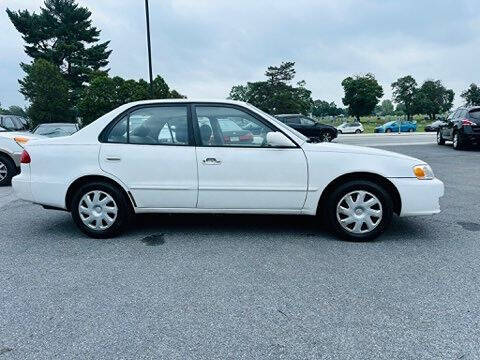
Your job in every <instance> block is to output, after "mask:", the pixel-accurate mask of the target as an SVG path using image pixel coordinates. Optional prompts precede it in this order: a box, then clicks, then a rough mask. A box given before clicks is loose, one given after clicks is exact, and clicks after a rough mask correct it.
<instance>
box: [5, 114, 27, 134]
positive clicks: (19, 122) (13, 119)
mask: <svg viewBox="0 0 480 360" xmlns="http://www.w3.org/2000/svg"><path fill="white" fill-rule="evenodd" d="M0 127H2V128H4V129H5V130H7V131H27V130H28V121H27V120H26V119H24V118H22V117H21V116H16V115H0Z"/></svg>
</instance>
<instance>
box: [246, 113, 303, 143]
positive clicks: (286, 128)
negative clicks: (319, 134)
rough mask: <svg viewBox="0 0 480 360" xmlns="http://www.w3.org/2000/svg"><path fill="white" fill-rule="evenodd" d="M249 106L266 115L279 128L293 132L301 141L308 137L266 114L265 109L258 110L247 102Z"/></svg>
mask: <svg viewBox="0 0 480 360" xmlns="http://www.w3.org/2000/svg"><path fill="white" fill-rule="evenodd" d="M249 106H250V107H252V108H253V109H255V111H257V112H258V113H260V114H262V115H263V116H264V117H266V118H267V119H268V120H270V121H271V122H272V123H274V124H275V125H276V126H278V127H279V128H282V129H284V130H286V131H289V132H291V133H293V134H294V135H295V136H296V137H298V138H299V139H301V140H302V141H308V138H307V137H306V136H305V135H303V134H301V133H299V132H298V131H297V130H295V129H293V128H291V127H290V126H287V125H285V124H284V123H282V122H281V121H280V120H278V119H276V118H275V117H273V116H272V115H270V114H267V113H266V112H265V111H262V110H260V109H259V108H257V107H255V106H253V105H250V104H249Z"/></svg>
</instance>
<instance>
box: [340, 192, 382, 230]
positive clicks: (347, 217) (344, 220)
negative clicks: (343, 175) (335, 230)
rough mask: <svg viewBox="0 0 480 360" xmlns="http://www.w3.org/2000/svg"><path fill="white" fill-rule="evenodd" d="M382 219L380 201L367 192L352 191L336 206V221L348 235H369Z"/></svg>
mask: <svg viewBox="0 0 480 360" xmlns="http://www.w3.org/2000/svg"><path fill="white" fill-rule="evenodd" d="M382 217H383V209H382V204H381V203H380V200H378V198H377V197H376V196H375V195H373V194H372V193H369V192H368V191H363V190H358V191H352V192H350V193H348V194H347V195H345V196H344V197H343V198H342V199H341V200H340V201H339V202H338V204H337V220H338V222H339V223H340V225H341V226H342V228H344V229H345V230H347V231H348V232H350V233H354V234H365V233H369V232H370V231H372V230H374V229H375V228H376V227H377V226H378V225H379V224H380V222H381V221H382Z"/></svg>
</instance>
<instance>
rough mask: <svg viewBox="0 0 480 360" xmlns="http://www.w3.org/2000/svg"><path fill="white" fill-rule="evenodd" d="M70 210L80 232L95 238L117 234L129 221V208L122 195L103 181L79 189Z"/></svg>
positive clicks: (130, 212) (114, 187) (126, 200)
mask: <svg viewBox="0 0 480 360" xmlns="http://www.w3.org/2000/svg"><path fill="white" fill-rule="evenodd" d="M70 209H71V212H72V217H73V220H74V221H75V223H76V224H77V226H78V227H79V228H80V230H82V231H83V232H84V233H85V234H87V235H88V236H90V237H93V238H99V239H103V238H110V237H114V236H116V235H118V234H119V233H121V232H122V231H124V230H125V229H126V227H127V226H128V224H129V223H130V220H131V218H132V209H131V206H130V204H129V200H128V199H127V198H126V196H125V195H124V193H123V192H122V191H121V190H120V189H118V188H117V187H116V186H113V185H111V184H109V183H106V182H95V183H89V184H85V185H83V186H81V187H80V188H79V189H78V190H77V191H76V192H75V194H74V196H73V198H72V202H71V205H70Z"/></svg>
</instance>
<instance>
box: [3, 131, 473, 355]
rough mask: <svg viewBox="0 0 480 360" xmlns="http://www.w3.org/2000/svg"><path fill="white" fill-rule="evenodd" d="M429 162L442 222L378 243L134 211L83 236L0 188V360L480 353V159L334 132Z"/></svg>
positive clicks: (423, 223) (414, 224) (408, 139)
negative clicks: (103, 236) (122, 229)
mask: <svg viewBox="0 0 480 360" xmlns="http://www.w3.org/2000/svg"><path fill="white" fill-rule="evenodd" d="M337 141H338V142H345V143H349V144H354V143H356V144H360V145H370V146H376V147H380V148H384V149H386V150H390V151H396V152H400V153H404V154H407V155H410V156H414V157H418V158H420V159H423V160H425V161H427V162H428V163H429V164H430V165H431V166H432V167H433V169H434V171H435V173H436V176H437V177H438V178H440V179H441V180H442V181H444V183H445V196H444V197H443V198H442V200H441V205H442V209H443V211H442V213H441V214H439V215H437V216H434V217H425V218H422V217H418V218H402V219H400V218H394V222H393V226H392V227H391V228H390V229H389V230H388V232H387V233H386V234H385V235H384V236H382V237H381V238H380V239H378V240H377V241H375V242H372V243H351V242H344V241H340V240H337V239H336V238H335V237H333V236H332V235H330V234H329V233H328V232H326V231H325V230H323V229H322V228H320V227H319V226H318V225H317V222H316V219H315V218H310V217H295V216H237V215H235V216H234V215H230V216H226V215H155V216H153V215H152V216H142V217H139V218H138V219H137V224H136V227H134V228H133V229H132V230H131V231H130V232H129V233H128V234H127V235H125V236H122V237H119V238H116V239H112V240H94V239H90V238H87V237H85V236H83V235H82V234H81V233H80V232H79V231H78V230H77V228H76V227H75V225H74V223H73V222H72V220H71V218H70V215H69V214H67V213H63V212H57V211H47V210H43V209H42V208H41V207H39V206H36V205H31V204H28V203H25V202H22V201H20V200H17V199H16V198H15V196H14V195H13V194H12V189H11V188H10V187H6V188H0V214H1V216H0V229H1V231H0V284H1V290H0V359H3V358H5V359H35V358H52V359H53V358H60V357H61V358H79V359H94V358H95V359H100V358H102V359H119V358H164V359H228V358H242V359H253V358H269V359H282V358H285V359H318V358H326V359H329V358H340V359H350V358H352V359H353V358H356V359H358V358H362V359H376V358H378V359H397V358H398V359H406V358H411V359H416V358H431V359H474V358H478V357H480V342H479V341H478V339H479V336H480V324H479V311H480V295H479V290H480V286H479V285H480V280H479V273H480V262H479V258H480V257H479V256H480V193H479V187H478V182H479V179H480V167H479V166H478V164H479V162H480V151H478V150H468V151H455V150H453V149H452V148H451V146H442V147H440V146H437V145H436V144H435V136H434V135H406V136H403V135H391V136H388V137H387V136H384V137H379V136H377V137H375V136H357V137H355V136H341V137H340V139H338V140H337Z"/></svg>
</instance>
